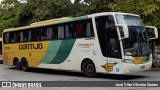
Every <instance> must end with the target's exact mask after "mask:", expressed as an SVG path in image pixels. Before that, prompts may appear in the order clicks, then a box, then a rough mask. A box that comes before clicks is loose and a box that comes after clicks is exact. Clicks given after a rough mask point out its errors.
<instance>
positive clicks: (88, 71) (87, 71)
mask: <svg viewBox="0 0 160 90" xmlns="http://www.w3.org/2000/svg"><path fill="white" fill-rule="evenodd" d="M82 70H83V73H84V75H85V76H87V77H95V76H96V69H95V65H94V63H93V62H91V61H89V60H87V61H85V62H84V63H83V64H82Z"/></svg>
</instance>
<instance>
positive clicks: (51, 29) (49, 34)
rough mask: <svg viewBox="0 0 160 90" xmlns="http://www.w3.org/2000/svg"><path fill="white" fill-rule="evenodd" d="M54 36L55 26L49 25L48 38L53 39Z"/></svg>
mask: <svg viewBox="0 0 160 90" xmlns="http://www.w3.org/2000/svg"><path fill="white" fill-rule="evenodd" d="M52 36H53V28H51V27H48V28H47V39H48V40H50V39H52Z"/></svg>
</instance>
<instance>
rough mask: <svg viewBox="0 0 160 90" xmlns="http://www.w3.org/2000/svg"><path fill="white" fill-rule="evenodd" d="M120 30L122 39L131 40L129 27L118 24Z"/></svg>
mask: <svg viewBox="0 0 160 90" xmlns="http://www.w3.org/2000/svg"><path fill="white" fill-rule="evenodd" d="M116 26H117V28H118V29H119V33H120V39H124V38H129V30H128V26H127V25H125V24H116Z"/></svg>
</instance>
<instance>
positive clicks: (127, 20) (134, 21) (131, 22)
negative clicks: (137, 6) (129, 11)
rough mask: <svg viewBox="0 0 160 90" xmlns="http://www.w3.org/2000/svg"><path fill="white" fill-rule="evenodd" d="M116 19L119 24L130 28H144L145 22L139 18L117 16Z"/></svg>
mask: <svg viewBox="0 0 160 90" xmlns="http://www.w3.org/2000/svg"><path fill="white" fill-rule="evenodd" d="M116 19H117V22H118V23H119V24H125V25H128V26H144V24H143V21H142V20H141V18H140V17H138V16H131V15H121V14H116Z"/></svg>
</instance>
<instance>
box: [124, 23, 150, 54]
mask: <svg viewBox="0 0 160 90" xmlns="http://www.w3.org/2000/svg"><path fill="white" fill-rule="evenodd" d="M128 28H129V38H125V39H123V40H122V43H123V48H124V52H125V55H135V56H143V55H149V53H150V50H149V45H148V43H147V39H146V38H147V36H146V34H145V33H144V32H143V31H142V30H143V28H140V27H131V26H129V27H128Z"/></svg>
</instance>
